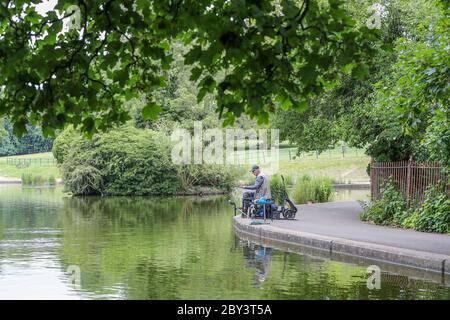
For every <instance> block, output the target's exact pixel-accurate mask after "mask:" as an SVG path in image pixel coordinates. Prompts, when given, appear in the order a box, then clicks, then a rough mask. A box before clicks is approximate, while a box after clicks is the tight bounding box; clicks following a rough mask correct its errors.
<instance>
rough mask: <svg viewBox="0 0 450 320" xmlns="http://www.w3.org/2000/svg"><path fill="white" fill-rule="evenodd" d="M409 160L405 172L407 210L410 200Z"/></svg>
mask: <svg viewBox="0 0 450 320" xmlns="http://www.w3.org/2000/svg"><path fill="white" fill-rule="evenodd" d="M411 164H412V160H411V158H410V159H409V160H408V169H407V171H406V206H407V207H408V208H409V204H410V200H411Z"/></svg>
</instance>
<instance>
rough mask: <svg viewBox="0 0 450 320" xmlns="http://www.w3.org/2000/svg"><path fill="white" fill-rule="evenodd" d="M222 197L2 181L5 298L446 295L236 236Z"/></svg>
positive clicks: (0, 283) (426, 284)
mask: <svg viewBox="0 0 450 320" xmlns="http://www.w3.org/2000/svg"><path fill="white" fill-rule="evenodd" d="M227 199H228V198H227V197H226V196H215V197H203V198H198V197H184V198H162V199H161V198H149V197H113V198H101V197H86V198H71V197H69V196H67V195H65V194H64V193H63V192H62V189H61V188H60V187H58V188H55V189H22V188H21V187H20V186H0V298H2V299H13V298H19V299H28V298H32V299H34V298H38V299H450V288H449V287H448V286H449V284H448V283H447V285H445V284H443V282H444V281H442V282H440V281H431V280H426V279H420V278H414V277H408V276H405V275H403V274H395V273H386V272H383V273H382V275H381V288H380V289H373V290H369V289H368V288H367V277H368V274H367V273H366V267H367V266H363V265H357V264H351V263H344V262H338V261H331V260H329V259H324V258H319V257H315V256H310V255H301V254H297V253H292V252H284V251H282V250H277V249H276V248H270V247H262V246H259V245H258V244H256V243H252V242H249V241H246V240H243V239H239V238H238V237H237V236H236V235H235V233H234V231H233V228H232V210H231V207H230V206H229V204H228V203H227Z"/></svg>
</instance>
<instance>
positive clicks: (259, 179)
mask: <svg viewBox="0 0 450 320" xmlns="http://www.w3.org/2000/svg"><path fill="white" fill-rule="evenodd" d="M263 182H264V178H263V177H262V176H257V177H256V181H255V184H253V185H251V186H243V187H242V188H244V189H249V190H258V189H259V188H260V187H261V185H262V184H263Z"/></svg>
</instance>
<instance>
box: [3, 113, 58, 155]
mask: <svg viewBox="0 0 450 320" xmlns="http://www.w3.org/2000/svg"><path fill="white" fill-rule="evenodd" d="M52 144H53V138H45V137H44V136H43V134H42V130H41V129H40V128H39V127H35V126H31V125H27V126H26V133H25V134H24V135H23V136H22V137H17V136H16V135H15V134H14V133H13V128H12V124H11V122H10V121H9V120H8V119H2V120H1V121H0V156H9V155H17V154H28V153H38V152H48V151H50V150H51V149H52Z"/></svg>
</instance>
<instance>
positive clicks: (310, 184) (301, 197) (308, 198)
mask: <svg viewBox="0 0 450 320" xmlns="http://www.w3.org/2000/svg"><path fill="white" fill-rule="evenodd" d="M332 194H333V181H332V180H331V179H330V178H327V177H317V178H316V177H315V178H312V177H311V176H308V175H304V176H302V177H301V178H299V179H298V180H297V181H296V183H295V185H294V190H293V195H292V198H293V199H294V201H295V202H296V203H308V202H327V201H330V200H331V199H332Z"/></svg>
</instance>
